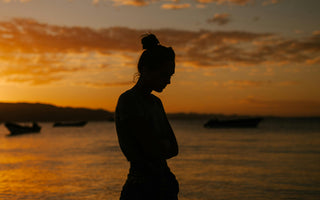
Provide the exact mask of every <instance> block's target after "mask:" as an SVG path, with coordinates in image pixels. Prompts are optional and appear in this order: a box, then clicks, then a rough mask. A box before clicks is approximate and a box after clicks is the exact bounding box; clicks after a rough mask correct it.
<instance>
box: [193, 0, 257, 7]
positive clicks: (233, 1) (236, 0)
mask: <svg viewBox="0 0 320 200" xmlns="http://www.w3.org/2000/svg"><path fill="white" fill-rule="evenodd" d="M197 2H199V3H203V4H209V3H216V4H229V5H241V6H244V5H247V4H250V3H253V2H255V0H197Z"/></svg>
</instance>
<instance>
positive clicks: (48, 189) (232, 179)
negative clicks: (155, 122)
mask: <svg viewBox="0 0 320 200" xmlns="http://www.w3.org/2000/svg"><path fill="white" fill-rule="evenodd" d="M171 123H172V126H173V128H174V130H175V133H176V136H177V139H178V142H179V145H180V154H179V156H178V157H176V158H174V159H171V160H170V161H169V166H170V168H171V169H172V171H173V172H174V173H175V174H176V176H177V179H178V180H179V182H180V190H181V192H180V194H179V199H180V200H223V199H225V200H231V199H237V200H239V199H240V200H242V199H243V200H266V199H301V200H302V199H303V200H308V199H314V200H318V199H320V121H319V119H309V120H302V119H266V120H264V121H263V122H262V123H261V124H260V126H259V128H257V129H205V128H203V127H202V124H203V121H178V120H177V121H172V122H171ZM40 125H41V126H42V131H41V133H40V134H30V135H21V136H15V137H6V134H8V131H7V130H6V129H5V127H4V126H3V125H0V199H6V200H7V199H8V200H15V199H24V200H29V199H30V200H36V199H41V200H116V199H119V193H120V191H121V187H122V185H123V183H124V181H125V179H126V175H127V172H128V167H129V164H128V162H127V161H126V160H125V158H124V157H123V156H122V154H121V152H120V149H119V147H118V143H117V138H116V132H115V127H114V124H113V123H111V122H91V123H88V124H87V125H86V126H85V127H83V128H74V127H73V128H71V127H69V128H53V127H52V123H40Z"/></svg>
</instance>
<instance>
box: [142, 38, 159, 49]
mask: <svg viewBox="0 0 320 200" xmlns="http://www.w3.org/2000/svg"><path fill="white" fill-rule="evenodd" d="M141 43H142V48H143V49H146V50H148V49H152V48H154V47H156V46H158V45H159V43H160V42H159V40H158V39H157V37H156V36H155V35H154V34H145V35H143V38H142V39H141Z"/></svg>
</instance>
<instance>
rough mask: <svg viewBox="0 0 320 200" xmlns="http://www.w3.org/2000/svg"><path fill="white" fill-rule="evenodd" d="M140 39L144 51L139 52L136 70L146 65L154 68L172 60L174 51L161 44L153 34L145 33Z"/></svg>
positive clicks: (151, 68)
mask: <svg viewBox="0 0 320 200" xmlns="http://www.w3.org/2000/svg"><path fill="white" fill-rule="evenodd" d="M142 37H143V38H142V39H141V43H142V47H143V49H145V51H144V52H143V53H142V54H141V56H140V59H139V62H138V72H139V73H141V72H142V69H143V68H144V67H146V68H147V69H149V70H155V69H158V68H159V67H161V64H163V63H164V62H167V61H174V59H175V53H174V51H173V49H172V48H171V47H165V46H162V45H161V44H160V42H159V40H158V39H157V37H156V36H155V35H154V34H145V35H143V36H142Z"/></svg>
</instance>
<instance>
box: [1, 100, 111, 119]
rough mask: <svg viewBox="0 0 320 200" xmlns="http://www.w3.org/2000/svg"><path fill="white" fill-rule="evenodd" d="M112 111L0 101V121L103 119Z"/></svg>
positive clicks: (109, 115)
mask: <svg viewBox="0 0 320 200" xmlns="http://www.w3.org/2000/svg"><path fill="white" fill-rule="evenodd" d="M112 118H113V113H112V112H109V111H106V110H103V109H96V110H94V109H88V108H71V107H58V106H54V105H50V104H42V103H0V122H7V121H13V122H29V121H50V122H51V121H52V122H53V121H79V120H85V121H103V120H110V119H112Z"/></svg>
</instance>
